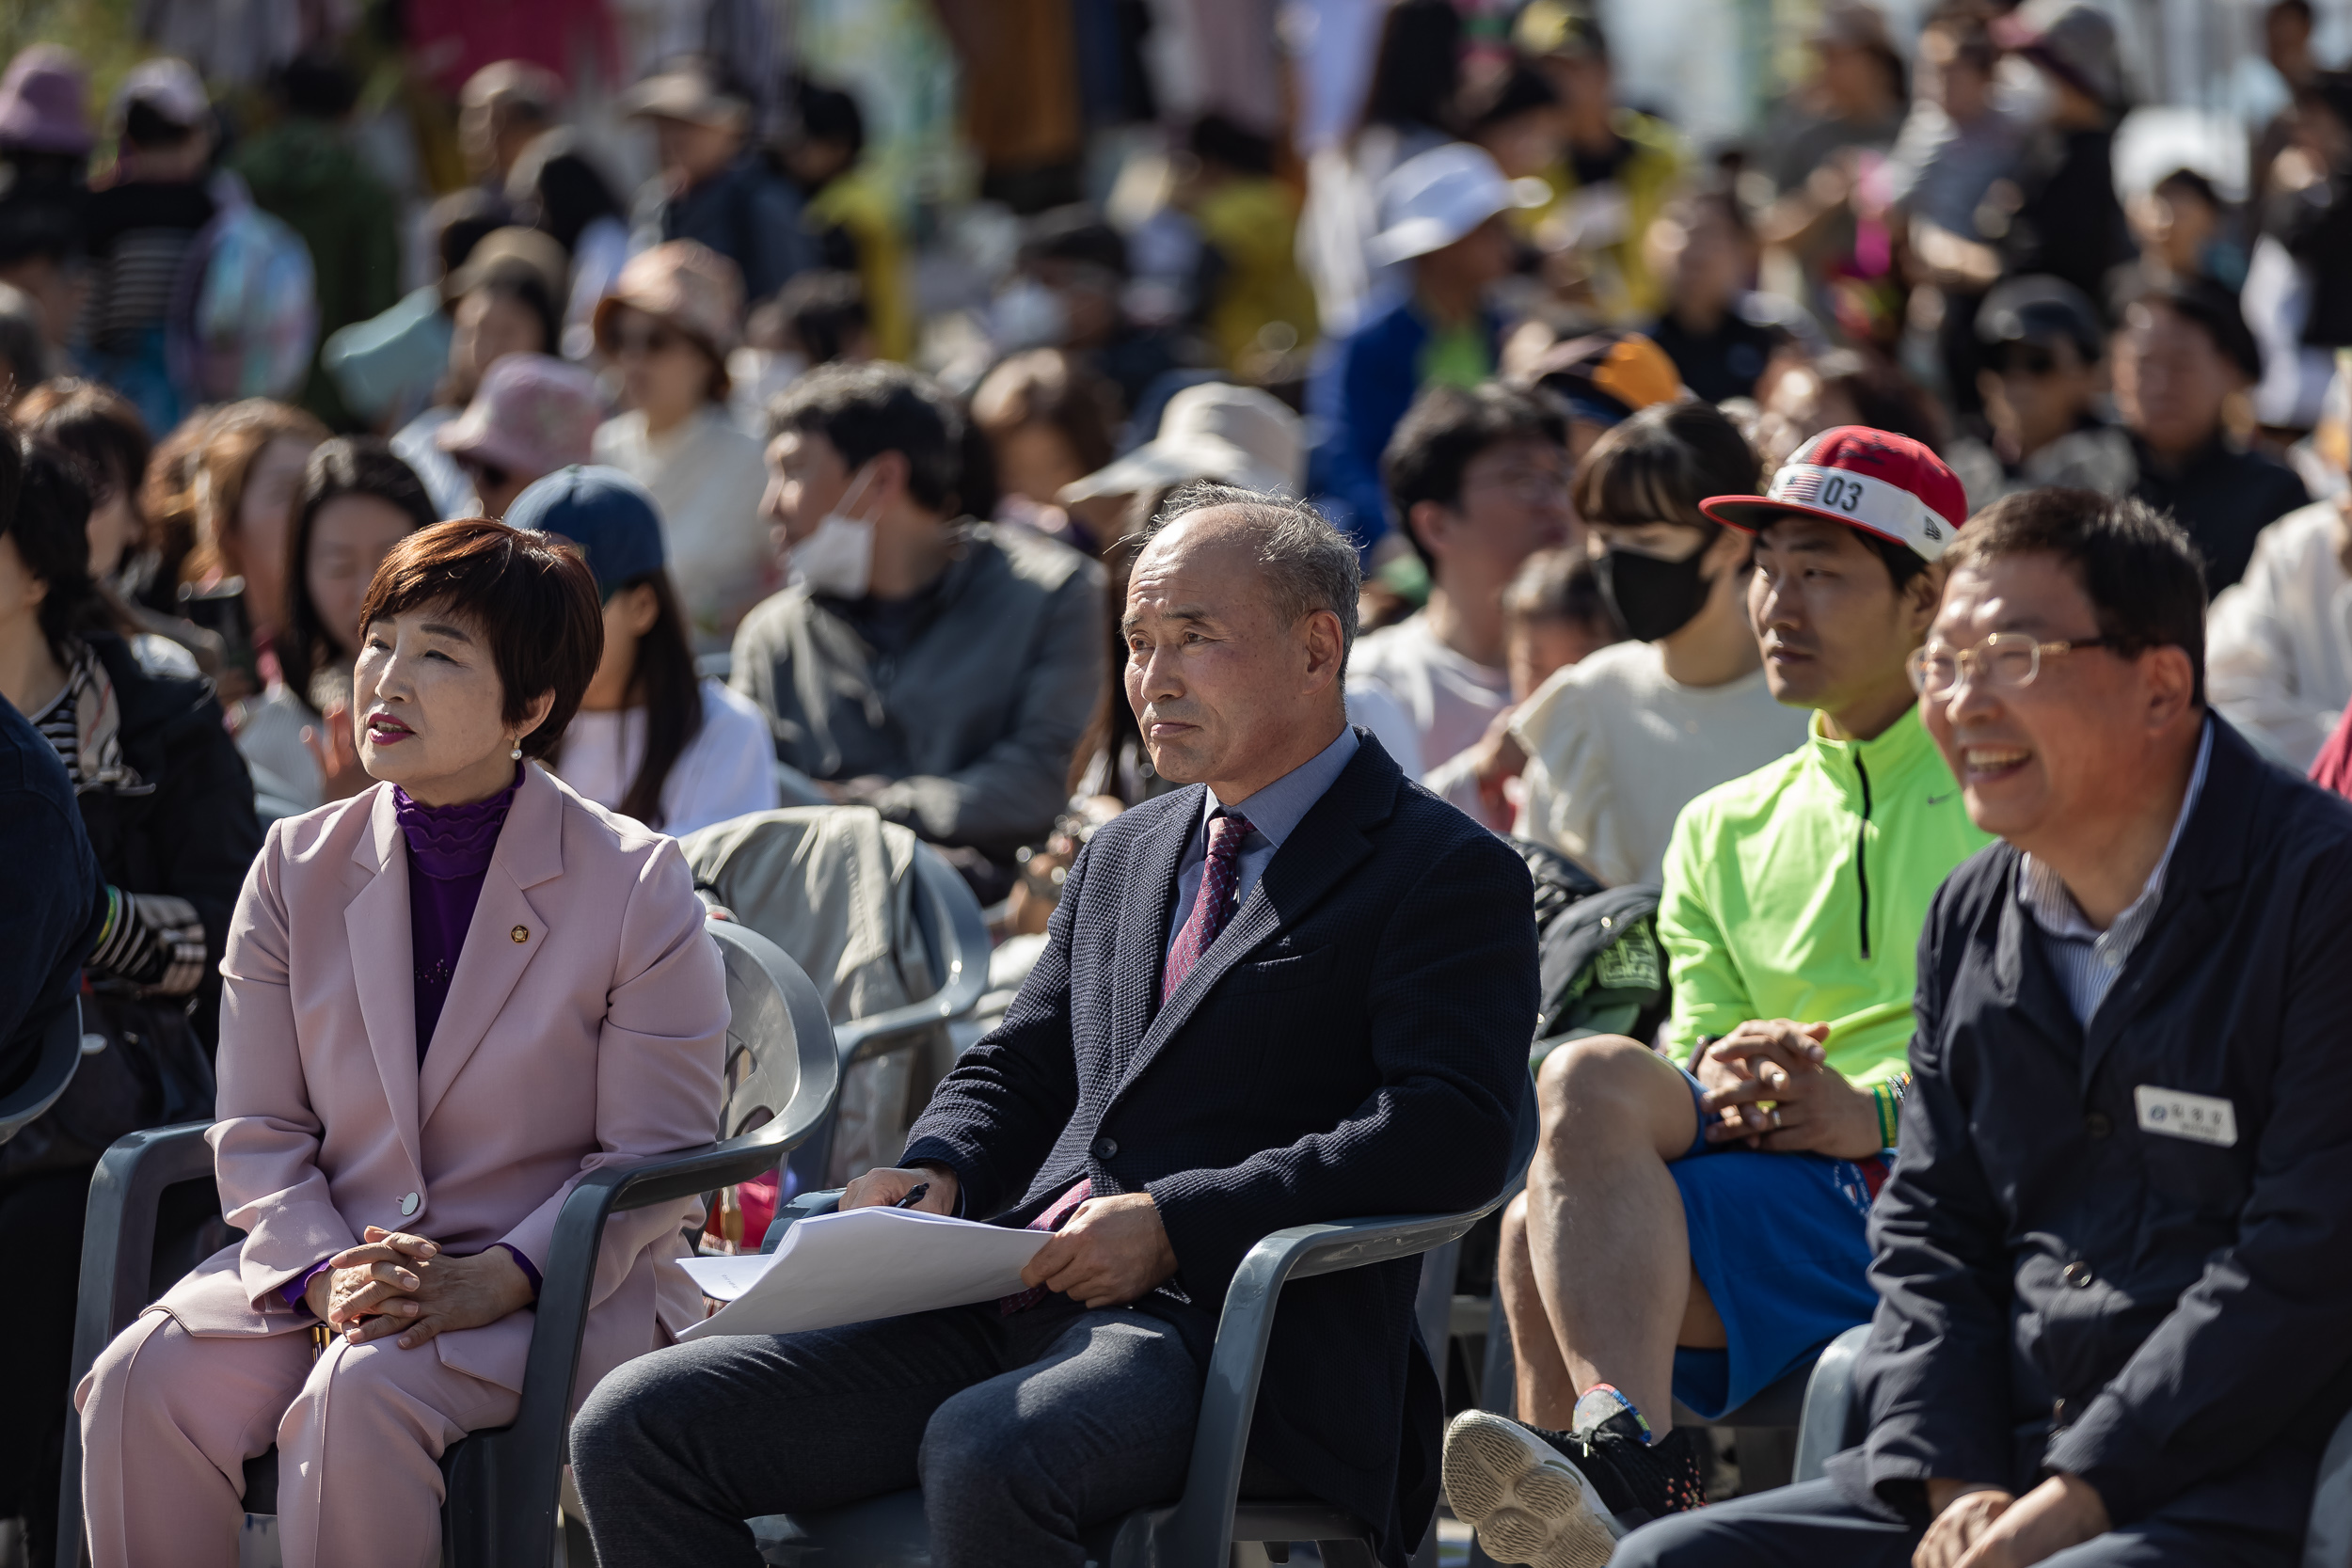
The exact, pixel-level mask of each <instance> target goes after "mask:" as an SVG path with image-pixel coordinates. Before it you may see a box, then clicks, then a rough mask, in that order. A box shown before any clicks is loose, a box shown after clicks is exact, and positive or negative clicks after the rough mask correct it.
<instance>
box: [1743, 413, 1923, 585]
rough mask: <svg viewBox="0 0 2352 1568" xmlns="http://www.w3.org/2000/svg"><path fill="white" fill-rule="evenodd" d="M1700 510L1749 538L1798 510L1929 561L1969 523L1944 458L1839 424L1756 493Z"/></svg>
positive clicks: (1887, 434) (1902, 440) (1907, 441)
mask: <svg viewBox="0 0 2352 1568" xmlns="http://www.w3.org/2000/svg"><path fill="white" fill-rule="evenodd" d="M1699 510H1700V511H1701V512H1704V513H1706V514H1707V515H1708V516H1709V517H1712V518H1713V519H1715V521H1717V522H1719V523H1722V524H1723V525H1724V527H1726V528H1736V529H1738V530H1740V531H1741V532H1742V533H1755V532H1757V531H1760V530H1763V529H1766V528H1769V527H1771V526H1772V521H1773V519H1775V518H1778V517H1783V516H1787V515H1788V514H1790V513H1796V514H1798V515H1803V516H1806V517H1823V518H1827V519H1828V520H1829V521H1831V522H1833V523H1843V524H1845V525H1846V526H1847V527H1848V528H1852V529H1859V530H1861V531H1863V532H1865V533H1874V534H1876V535H1878V536H1879V537H1880V538H1881V539H1887V540H1891V541H1893V542H1894V543H1896V544H1898V545H1900V546H1904V547H1905V548H1906V549H1909V550H1912V551H1913V552H1915V554H1917V555H1918V556H1919V557H1920V558H1921V559H1922V560H1926V561H1933V560H1935V559H1936V558H1937V557H1939V556H1941V555H1942V554H1943V553H1944V552H1945V551H1946V550H1947V549H1948V548H1950V547H1951V543H1952V539H1953V537H1954V536H1955V535H1957V534H1958V533H1959V532H1960V529H1961V525H1962V524H1963V523H1965V522H1966V521H1967V520H1968V494H1967V492H1966V491H1965V490H1963V488H1962V487H1961V483H1960V479H1959V476H1958V475H1956V474H1954V473H1953V472H1952V470H1951V469H1949V468H1947V467H1945V466H1944V460H1943V459H1942V458H1940V457H1938V456H1936V455H1935V453H1933V452H1932V451H1929V450H1928V449H1927V448H1926V447H1925V446H1923V445H1921V444H1920V443H1919V442H1917V441H1915V440H1913V439H1912V438H1911V437H1910V436H1898V435H1896V434H1894V433H1893V432H1892V431H1886V430H1872V429H1870V428H1869V427H1868V426H1867V425H1858V424H1848V425H1839V426H1837V427H1836V429H1835V430H1824V431H1823V432H1821V433H1820V435H1819V436H1815V437H1813V439H1811V440H1810V441H1807V442H1806V443H1805V444H1804V446H1801V447H1799V448H1798V449H1797V450H1796V451H1795V452H1794V453H1793V454H1792V455H1791V456H1790V457H1789V459H1788V462H1786V463H1784V464H1782V465H1781V466H1780V471H1779V472H1778V473H1776V474H1774V475H1773V476H1772V488H1771V489H1770V490H1769V491H1767V492H1766V493H1765V494H1763V495H1761V496H1709V497H1708V499H1705V500H1703V501H1701V502H1699Z"/></svg>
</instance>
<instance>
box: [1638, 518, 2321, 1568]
mask: <svg viewBox="0 0 2352 1568" xmlns="http://www.w3.org/2000/svg"><path fill="white" fill-rule="evenodd" d="M1947 563H1948V565H1949V568H1950V572H1951V578H1950V581H1949V583H1948V585H1947V588H1946V591H1945V595H1944V603H1943V608H1942V609H1941V610H1940V611H1939V612H1938V613H1937V616H1936V620H1935V624H1934V626H1933V628H1932V630H1931V633H1930V636H1929V639H1928V643H1927V646H1926V648H1925V649H1924V650H1923V651H1922V652H1921V653H1920V654H1919V655H1918V656H1917V657H1915V659H1914V660H1913V661H1912V669H1913V672H1914V674H1915V680H1916V683H1917V685H1918V688H1919V690H1920V712H1921V717H1922V719H1923V720H1924V721H1925V722H1926V724H1927V727H1928V729H1929V731H1930V733H1931V734H1932V735H1933V736H1934V737H1935V740H1936V744H1937V746H1938V747H1939V748H1940V749H1941V750H1942V752H1943V753H1944V755H1945V757H1946V759H1947V761H1948V762H1949V763H1950V764H1951V766H1952V768H1953V770H1954V772H1955V774H1956V776H1957V777H1958V778H1959V780H1960V784H1961V787H1962V789H1963V794H1964V797H1965V800H1966V803H1967V809H1968V815H1969V816H1970V817H1971V818H1972V819H1973V820H1974V821H1975V822H1976V823H1977V824H1978V825H1979V827H1981V828H1984V829H1986V830H1987V831H1989V832H1994V833H1997V834H1998V835H1999V836H2000V838H2001V839H2002V841H2003V842H2002V843H2001V844H1999V845H1997V846H1995V847H1994V848H1993V849H1991V850H1989V851H1988V852H1986V853H1984V854H1981V855H1979V856H1977V857H1975V858H1974V859H1972V860H1971V861H1970V862H1969V863H1967V864H1966V865H1964V866H1963V867H1962V868H1961V869H1960V870H1959V871H1958V872H1956V873H1955V874H1954V875H1953V876H1952V878H1951V879H1950V880H1949V881H1947V883H1946V884H1945V886H1944V888H1943V891H1942V892H1941V893H1940V894H1938V895H1937V897H1936V901H1935V905H1934V907H1933V909H1932V910H1931V911H1930V914H1929V917H1928V923H1927V932H1926V935H1925V937H1924V938H1923V940H1922V941H1921V943H1920V948H1919V990H1918V997H1917V1001H1916V1004H1915V1015H1916V1018H1917V1033H1916V1034H1915V1037H1914V1038H1913V1041H1912V1046H1911V1065H1912V1070H1913V1072H1914V1073H1915V1079H1914V1082H1913V1085H1912V1088H1911V1092H1910V1096H1909V1099H1908V1101H1907V1103H1906V1104H1905V1106H1904V1110H1903V1117H1902V1130H1901V1131H1902V1137H1901V1146H1902V1156H1901V1159H1900V1161H1899V1163H1898V1164H1897V1165H1896V1168H1895V1171H1894V1174H1893V1175H1892V1177H1891V1178H1890V1179H1889V1180H1888V1181H1887V1184H1886V1187H1885V1190H1884V1191H1883V1193H1882V1194H1881V1195H1880V1197H1879V1201H1878V1204H1877V1206H1876V1208H1875V1209H1874V1211H1873V1212H1872V1216H1871V1221H1870V1240H1871V1245H1872V1254H1873V1256H1872V1261H1871V1268H1870V1273H1871V1283H1872V1284H1873V1285H1874V1286H1875V1287H1876V1289H1877V1291H1878V1293H1879V1296H1880V1298H1881V1299H1880V1303H1879V1307H1878V1309H1877V1312H1876V1314H1875V1316H1874V1319H1873V1322H1872V1326H1871V1334H1870V1341H1869V1345H1868V1348H1867V1351H1866V1352H1865V1353H1864V1355H1863V1358H1862V1363H1861V1366H1860V1367H1859V1369H1858V1371H1857V1378H1858V1385H1859V1386H1858V1394H1859V1397H1860V1398H1861V1399H1862V1400H1863V1401H1864V1402H1865V1406H1866V1408H1867V1411H1868V1412H1869V1417H1870V1422H1871V1426H1870V1433H1869V1435H1868V1437H1867V1439H1866V1440H1865V1441H1864V1443H1863V1444H1862V1445H1861V1446H1860V1447H1858V1448H1855V1449H1849V1450H1848V1451H1846V1452H1845V1453H1842V1454H1840V1455H1838V1456H1837V1457H1836V1459H1834V1460H1833V1461H1831V1465H1830V1477H1829V1479H1827V1480H1824V1481H1814V1482H1811V1483H1808V1484H1805V1485H1801V1486H1793V1487H1788V1488H1785V1489H1783V1490H1781V1491H1778V1492H1773V1493H1769V1494H1764V1495H1761V1496H1758V1497H1748V1498H1741V1499H1740V1500H1738V1501H1736V1502H1732V1503H1728V1504H1725V1505H1724V1506H1723V1507H1721V1508H1717V1509H1712V1510H1709V1511H1708V1513H1706V1514H1705V1515H1692V1516H1688V1517H1685V1518H1679V1519H1676V1520H1672V1521H1669V1522H1667V1523H1665V1524H1662V1525H1661V1526H1659V1527H1657V1528H1653V1529H1647V1530H1643V1531H1640V1532H1637V1533H1636V1534H1635V1535H1633V1536H1632V1537H1631V1538H1629V1540H1627V1541H1626V1543H1625V1544H1624V1545H1623V1546H1622V1547H1621V1548H1620V1549H1619V1550H1618V1552H1617V1555H1616V1558H1615V1560H1616V1561H1617V1562H1619V1563H1621V1564H1626V1563H1631V1564H1643V1565H1656V1568H1664V1565H1677V1568H1679V1565H1684V1564H1696V1563H1705V1564H1708V1565H1709V1568H1720V1565H1726V1564H1728V1565H1735V1568H1737V1565H1747V1564H1765V1563H1787V1562H1805V1563H1819V1564H1823V1565H1826V1568H1880V1565H1884V1568H1903V1565H1910V1568H2024V1565H2026V1564H2031V1563H2038V1562H2043V1561H2048V1562H2052V1563H2058V1564H2063V1565H2064V1568H2123V1565H2126V1564H2128V1565H2130V1568H2170V1565H2172V1564H2181V1565H2184V1568H2185V1565H2187V1564H2192V1563H2195V1564H2205V1563H2228V1564H2233V1565H2244V1568H2272V1565H2275V1568H2289V1565H2291V1564H2293V1563H2294V1562H2295V1561H2296V1558H2297V1553H2298V1544H2299V1542H2300V1538H2301V1534H2302V1527H2303V1521H2304V1519H2305V1517H2306V1515H2307V1513H2308V1512H2309V1510H2310V1507H2311V1499H2312V1488H2313V1482H2314V1477H2315V1474H2316V1471H2317V1468H2318V1462H2319V1456H2320V1453H2321V1451H2322V1449H2323V1448H2324V1447H2325V1446H2326V1444H2327V1442H2328V1435H2329V1433H2331V1432H2332V1431H2333V1430H2334V1428H2335V1426H2336V1423H2337V1422H2338V1420H2339V1419H2341V1418H2343V1416H2344V1412H2345V1410H2346V1409H2347V1407H2352V1342H2347V1341H2346V1339H2345V1338H2344V1333H2343V1315H2344V1302H2345V1301H2347V1300H2352V1244H2347V1242H2352V1236H2347V1232H2348V1231H2352V1207H2347V1205H2346V1204H2345V1202H2344V1184H2345V1180H2346V1176H2347V1173H2352V1120H2347V1118H2346V1117H2344V1114H2343V1110H2342V1095H2341V1083H2342V1078H2343V1069H2342V1059H2343V1041H2344V1037H2345V1033H2346V1030H2347V1028H2352V965H2348V964H2347V963H2346V962H2345V961H2344V938H2345V933H2346V932H2347V930H2352V815H2347V814H2346V813H2345V812H2344V809H2343V803H2342V802H2341V801H2340V800H2335V799H2334V798H2332V797H2330V796H2328V795H2326V794H2324V793H2323V792H2321V791H2319V790H2317V789H2315V788H2313V787H2312V786H2311V785H2309V784H2306V783H2304V782H2303V781H2302V780H2300V779H2297V778H2296V777H2294V776H2293V775H2291V774H2289V773H2286V772H2284V771H2282V770H2280V769H2279V768H2275V767H2273V766H2271V765H2270V764H2268V763H2266V762H2265V761H2263V760H2262V759H2261V758H2260V756H2259V755H2258V754H2257V753H2256V752H2254V750H2253V748H2252V747H2251V746H2249V744H2248V743H2247V741H2246V740H2245V739H2244V738H2243V737H2242V736H2239V735H2238V733H2237V732H2236V731H2235V730H2233V729H2232V728H2231V727H2230V725H2229V724H2228V723H2227V722H2226V721H2222V720H2220V719H2218V718H2216V717H2214V716H2212V715H2211V714H2210V713H2209V712H2208V710H2207V707H2206V705H2205V696H2204V681H2203V669H2202V666H2203V653H2204V649H2203V627H2204V609H2205V595H2204V587H2203V582H2202V578H2201V570H2200V564H2199V562H2198V558H2197V555H2196V552H2195V549H2194V547H2193V546H2191V545H2190V544H2189V541H2188V539H2187V536H2186V535H2185V533H2183V531H2181V530H2180V528H2179V527H2178V526H2177V525H2175V524H2173V523H2172V522H2171V521H2169V519H2167V518H2164V517H2163V516H2161V515H2158V514H2156V513H2155V512H2153V511H2152V510H2151V509H2149V508H2148V507H2147V506H2145V505H2144V504H2142V503H2140V502H2138V501H2136V500H2122V501H2116V500H2109V499H2106V498H2103V497H2101V496H2098V495H2096V494H2094V493H2092V492H2090V491H2084V490H2055V489H2054V490H2041V491H2035V492H2031V493H2029V494H2026V495H2021V496H2013V497H2010V498H2009V499H2006V500H2003V501H2001V502H1999V503H1998V504H1997V505H1995V506H1994V507H1992V508H1991V509H1989V510H1988V511H1986V512H1984V513H1982V514H1979V515H1978V516H1977V517H1976V518H1975V519H1973V520H1972V521H1971V522H1970V524H1969V527H1968V531H1967V533H1966V535H1965V536H1964V537H1963V540H1962V541H1961V543H1960V544H1959V546H1957V548H1956V549H1955V550H1954V551H1953V552H1952V554H1951V555H1950V556H1949V557H1947Z"/></svg>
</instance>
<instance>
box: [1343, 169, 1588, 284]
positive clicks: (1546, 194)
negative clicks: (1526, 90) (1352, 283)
mask: <svg viewBox="0 0 2352 1568" xmlns="http://www.w3.org/2000/svg"><path fill="white" fill-rule="evenodd" d="M1549 199H1551V192H1550V189H1549V187H1548V186H1546V185H1545V184H1544V182H1542V181H1540V180H1505V179H1504V178H1503V177H1502V169H1500V168H1498V167H1496V166H1495V161H1494V160H1493V159H1492V158H1490V157H1488V156H1487V155H1486V150H1484V149H1483V148H1476V147H1472V146H1471V145H1470V143H1468V142H1458V141H1457V142H1449V143H1448V144H1446V145H1445V146H1443V147H1433V148H1431V149H1430V150H1428V151H1426V152H1423V153H1422V154H1421V155H1420V156H1419V157H1414V158H1407V159H1406V160H1405V162H1403V163H1401V164H1399V165H1397V166H1396V167H1395V168H1394V169H1392V170H1391V171H1390V173H1389V177H1388V178H1387V179H1386V180H1383V181H1381V182H1380V232H1379V233H1377V234H1375V235H1374V236H1373V237H1372V238H1371V239H1370V240H1368V241H1366V242H1365V245H1364V251H1365V254H1366V255H1368V256H1370V257H1371V258H1372V261H1373V263H1374V264H1375V265H1376V266H1387V265H1389V264H1390V263H1391V262H1392V261H1409V260H1410V259H1411V258H1413V257H1415V256H1426V255H1428V254H1429V253H1430V252H1431V251H1433V250H1443V249H1444V248H1445V247H1446V246H1447V245H1452V244H1453V243H1454V241H1456V240H1458V239H1460V238H1461V237H1462V236H1463V235H1465V234H1467V233H1469V232H1470V230H1473V229H1475V228H1477V227H1478V226H1479V225H1480V224H1482V223H1484V222H1486V220H1487V219H1488V218H1490V217H1492V216H1494V215H1495V214H1497V213H1501V212H1506V211H1508V210H1510V209H1511V208H1514V207H1540V206H1542V205H1543V204H1544V203H1545V202H1547V201H1549Z"/></svg>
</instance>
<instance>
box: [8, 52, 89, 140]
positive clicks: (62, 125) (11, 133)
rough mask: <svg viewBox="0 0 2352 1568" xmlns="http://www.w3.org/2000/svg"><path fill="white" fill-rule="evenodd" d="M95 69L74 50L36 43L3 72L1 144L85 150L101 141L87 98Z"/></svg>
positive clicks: (10, 63)
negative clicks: (86, 67)
mask: <svg viewBox="0 0 2352 1568" xmlns="http://www.w3.org/2000/svg"><path fill="white" fill-rule="evenodd" d="M88 92H89V73H88V72H87V71H84V70H83V69H82V62H81V61H80V60H79V59H77V58H76V57H75V56H74V55H73V54H72V51H71V50H66V49H60V48H58V47H57V46H56V44H54V43H36V44H34V45H33V46H32V47H30V48H28V49H25V50H24V51H23V52H22V53H20V54H19V55H17V56H16V58H15V59H13V60H10V61H9V62H8V74H7V75H5V76H0V147H9V148H15V149H19V150H23V151H26V152H64V153H70V154H72V155H74V156H80V155H82V154H85V153H87V152H88V151H89V150H90V149H91V148H93V147H95V146H97V145H98V133H97V132H96V131H93V130H92V129H91V128H90V123H89V112H88V109H87V105H86V103H85V100H86V99H87V95H88Z"/></svg>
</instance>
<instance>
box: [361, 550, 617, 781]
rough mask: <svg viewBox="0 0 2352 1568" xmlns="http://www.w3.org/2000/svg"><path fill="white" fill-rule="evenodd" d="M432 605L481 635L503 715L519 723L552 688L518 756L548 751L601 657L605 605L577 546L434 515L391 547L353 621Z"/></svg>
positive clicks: (576, 709) (370, 621) (366, 621)
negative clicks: (551, 701) (437, 519)
mask: <svg viewBox="0 0 2352 1568" xmlns="http://www.w3.org/2000/svg"><path fill="white" fill-rule="evenodd" d="M433 604H440V605H447V606H448V607H449V608H450V609H451V610H453V611H455V612H456V613H457V614H460V615H464V616H466V617H468V618H469V619H470V620H471V621H472V622H473V623H474V624H475V625H476V626H480V627H482V628H483V631H484V633H485V635H486V636H487V637H488V638H489V641H490V658H491V661H492V662H493V663H494V664H495V665H496V666H497V667H498V673H499V683H500V685H501V686H502V687H503V688H504V689H505V697H506V700H505V706H504V710H503V711H504V717H505V720H506V721H507V722H508V723H510V724H512V723H517V722H519V721H521V719H522V717H523V714H524V713H525V712H526V711H528V710H529V708H530V706H531V703H532V698H534V697H536V696H538V695H539V693H540V692H542V691H552V692H554V693H555V705H553V706H552V707H550V708H548V716H547V718H546V719H544V720H542V721H540V724H539V727H538V728H537V729H535V730H532V732H531V733H530V734H529V735H527V736H523V740H522V749H523V755H525V756H527V757H544V756H546V755H547V754H548V753H549V752H552V751H554V750H555V747H556V745H557V743H558V742H560V741H561V740H562V739H563V738H564V728H565V726H567V725H569V724H570V723H571V721H572V715H573V714H575V713H577V712H579V711H580V698H581V696H582V695H584V694H585V693H586V691H587V690H588V682H589V681H590V680H591V679H593V678H594V677H595V675H596V663H597V661H598V660H599V659H601V658H603V657H604V604H603V601H602V599H601V598H600V597H599V596H598V595H597V593H596V578H594V577H593V576H591V575H590V574H589V571H588V562H586V561H584V560H582V559H581V558H580V552H579V551H577V550H574V549H569V548H566V547H565V546H564V545H562V544H561V543H559V542H557V541H556V540H555V539H553V538H552V537H551V536H549V535H546V534H539V533H532V532H530V531H526V530H523V529H516V528H509V527H507V526H506V525H505V524H504V523H499V522H492V521H491V520H490V519H489V518H487V517H465V518H460V519H459V520H457V521H455V522H450V523H436V524H434V525H433V526H432V527H431V528H428V529H422V530H420V531H417V532H415V533H412V534H410V535H409V536H408V537H407V538H405V539H403V540H402V541H401V542H400V543H399V544H397V545H395V546H392V553H391V554H389V555H388V556H386V557H385V558H384V564H383V565H381V566H378V567H377V568H376V569H375V580H374V581H373V582H371V583H369V584H368V596H367V598H366V599H365V600H363V601H362V602H361V603H360V606H359V625H360V626H362V627H366V626H373V625H374V624H375V623H376V622H378V621H382V620H385V619H387V618H389V617H390V616H394V615H404V614H406V613H407V612H408V611H410V610H421V609H423V608H424V607H425V606H426V605H433Z"/></svg>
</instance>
